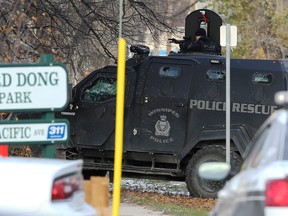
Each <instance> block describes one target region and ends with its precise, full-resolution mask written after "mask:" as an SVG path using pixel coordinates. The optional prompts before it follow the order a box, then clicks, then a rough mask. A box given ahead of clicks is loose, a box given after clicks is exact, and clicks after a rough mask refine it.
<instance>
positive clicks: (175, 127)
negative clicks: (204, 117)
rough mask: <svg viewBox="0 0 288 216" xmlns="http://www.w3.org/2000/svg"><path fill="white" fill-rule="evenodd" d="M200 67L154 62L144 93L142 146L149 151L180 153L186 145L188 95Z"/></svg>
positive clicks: (149, 70) (147, 75) (150, 68)
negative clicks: (194, 72)
mask: <svg viewBox="0 0 288 216" xmlns="http://www.w3.org/2000/svg"><path fill="white" fill-rule="evenodd" d="M195 67H196V66H193V65H189V64H179V63H177V62H175V64H173V63H171V62H169V63H163V62H152V63H151V64H150V65H149V66H148V68H147V73H146V79H145V84H144V88H143V93H142V106H141V123H140V125H141V131H140V140H139V143H140V145H141V146H142V148H143V149H145V151H147V150H155V151H161V152H179V151H180V149H181V147H182V146H183V145H184V142H185V134H186V119H187V109H188V95H189V91H190V85H191V79H192V74H193V70H195Z"/></svg>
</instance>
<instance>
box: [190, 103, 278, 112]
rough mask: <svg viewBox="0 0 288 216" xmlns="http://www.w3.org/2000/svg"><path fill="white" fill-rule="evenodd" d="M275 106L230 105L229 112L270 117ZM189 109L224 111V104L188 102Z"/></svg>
mask: <svg viewBox="0 0 288 216" xmlns="http://www.w3.org/2000/svg"><path fill="white" fill-rule="evenodd" d="M277 108H278V107H277V106H272V105H264V104H247V103H232V105H231V111H232V112H237V113H255V114H262V115H270V114H271V113H273V112H274V111H276V110H277ZM190 109H198V110H212V111H226V103H225V102H221V101H204V100H190Z"/></svg>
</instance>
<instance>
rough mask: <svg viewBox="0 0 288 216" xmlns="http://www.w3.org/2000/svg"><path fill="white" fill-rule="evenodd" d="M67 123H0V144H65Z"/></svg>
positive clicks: (64, 121) (65, 121) (43, 121)
mask: <svg viewBox="0 0 288 216" xmlns="http://www.w3.org/2000/svg"><path fill="white" fill-rule="evenodd" d="M68 140H69V122H68V121H67V120H65V119H61V120H53V121H52V122H51V120H49V121H48V120H42V119H41V120H39V119H37V120H22V121H8V122H1V123H0V144H1V143H4V144H6V143H9V144H21V143H23V144H44V143H45V144H48V143H67V141H68Z"/></svg>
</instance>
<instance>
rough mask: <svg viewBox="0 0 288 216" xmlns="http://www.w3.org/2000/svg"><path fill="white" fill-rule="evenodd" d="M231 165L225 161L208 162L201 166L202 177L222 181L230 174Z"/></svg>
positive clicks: (199, 171) (200, 174)
mask: <svg viewBox="0 0 288 216" xmlns="http://www.w3.org/2000/svg"><path fill="white" fill-rule="evenodd" d="M230 170H231V166H230V164H228V163H225V162H206V163H203V164H201V165H200V166H199V169H198V175H199V177H200V178H203V179H206V180H213V181H221V180H224V179H226V178H227V177H228V175H229V174H230Z"/></svg>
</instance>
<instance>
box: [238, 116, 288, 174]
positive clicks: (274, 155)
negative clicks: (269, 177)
mask: <svg viewBox="0 0 288 216" xmlns="http://www.w3.org/2000/svg"><path fill="white" fill-rule="evenodd" d="M286 139H287V137H286V126H285V127H284V126H283V124H281V123H279V122H277V121H274V122H273V123H271V124H269V125H267V126H266V127H265V128H263V129H262V131H261V133H260V134H259V136H257V137H256V139H255V141H254V142H252V148H251V149H250V152H249V154H248V155H247V157H246V159H245V161H244V163H243V165H242V167H241V169H242V170H245V169H250V168H257V167H259V166H263V165H266V164H267V163H270V162H272V161H277V160H283V159H285V158H284V152H285V150H286V148H285V141H286Z"/></svg>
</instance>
